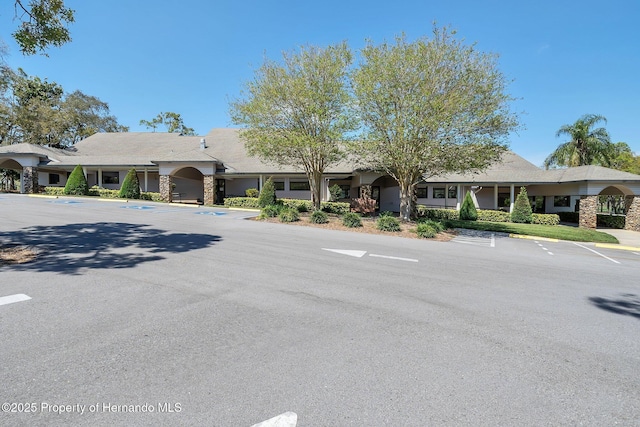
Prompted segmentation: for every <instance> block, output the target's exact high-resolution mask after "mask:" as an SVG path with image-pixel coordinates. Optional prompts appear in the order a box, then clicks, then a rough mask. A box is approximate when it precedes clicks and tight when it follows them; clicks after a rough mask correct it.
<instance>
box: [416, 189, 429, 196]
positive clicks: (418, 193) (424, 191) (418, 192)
mask: <svg viewBox="0 0 640 427" xmlns="http://www.w3.org/2000/svg"><path fill="white" fill-rule="evenodd" d="M416 197H417V198H418V199H426V198H427V187H416Z"/></svg>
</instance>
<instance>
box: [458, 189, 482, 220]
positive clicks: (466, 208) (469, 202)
mask: <svg viewBox="0 0 640 427" xmlns="http://www.w3.org/2000/svg"><path fill="white" fill-rule="evenodd" d="M460 219H461V220H463V221H476V220H477V219H478V210H477V209H476V205H475V204H474V203H473V198H472V197H471V193H470V192H469V191H467V194H466V195H465V196H464V200H463V201H462V206H460Z"/></svg>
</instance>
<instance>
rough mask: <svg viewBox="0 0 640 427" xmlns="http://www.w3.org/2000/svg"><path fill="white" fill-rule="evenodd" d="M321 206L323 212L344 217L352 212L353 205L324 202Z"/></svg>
mask: <svg viewBox="0 0 640 427" xmlns="http://www.w3.org/2000/svg"><path fill="white" fill-rule="evenodd" d="M320 206H321V208H322V210H323V211H325V212H327V213H332V214H336V215H343V214H346V213H347V212H349V211H350V210H351V205H350V204H349V203H347V202H322V203H321V204H320Z"/></svg>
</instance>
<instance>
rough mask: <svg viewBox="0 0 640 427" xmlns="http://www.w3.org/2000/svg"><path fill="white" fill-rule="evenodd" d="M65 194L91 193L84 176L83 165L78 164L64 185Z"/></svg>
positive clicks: (83, 194) (80, 194)
mask: <svg viewBox="0 0 640 427" xmlns="http://www.w3.org/2000/svg"><path fill="white" fill-rule="evenodd" d="M64 194H67V195H72V196H86V195H88V194H89V184H87V178H85V176H84V172H83V171H82V166H80V165H78V166H76V167H75V169H73V172H71V175H69V179H68V180H67V184H66V185H65V186H64Z"/></svg>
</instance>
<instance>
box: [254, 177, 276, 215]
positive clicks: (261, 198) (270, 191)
mask: <svg viewBox="0 0 640 427" xmlns="http://www.w3.org/2000/svg"><path fill="white" fill-rule="evenodd" d="M275 204H276V186H275V185H274V184H273V178H271V177H269V179H267V180H266V181H265V182H264V184H263V185H262V188H261V189H260V194H259V195H258V207H260V208H264V207H266V206H270V205H275Z"/></svg>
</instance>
